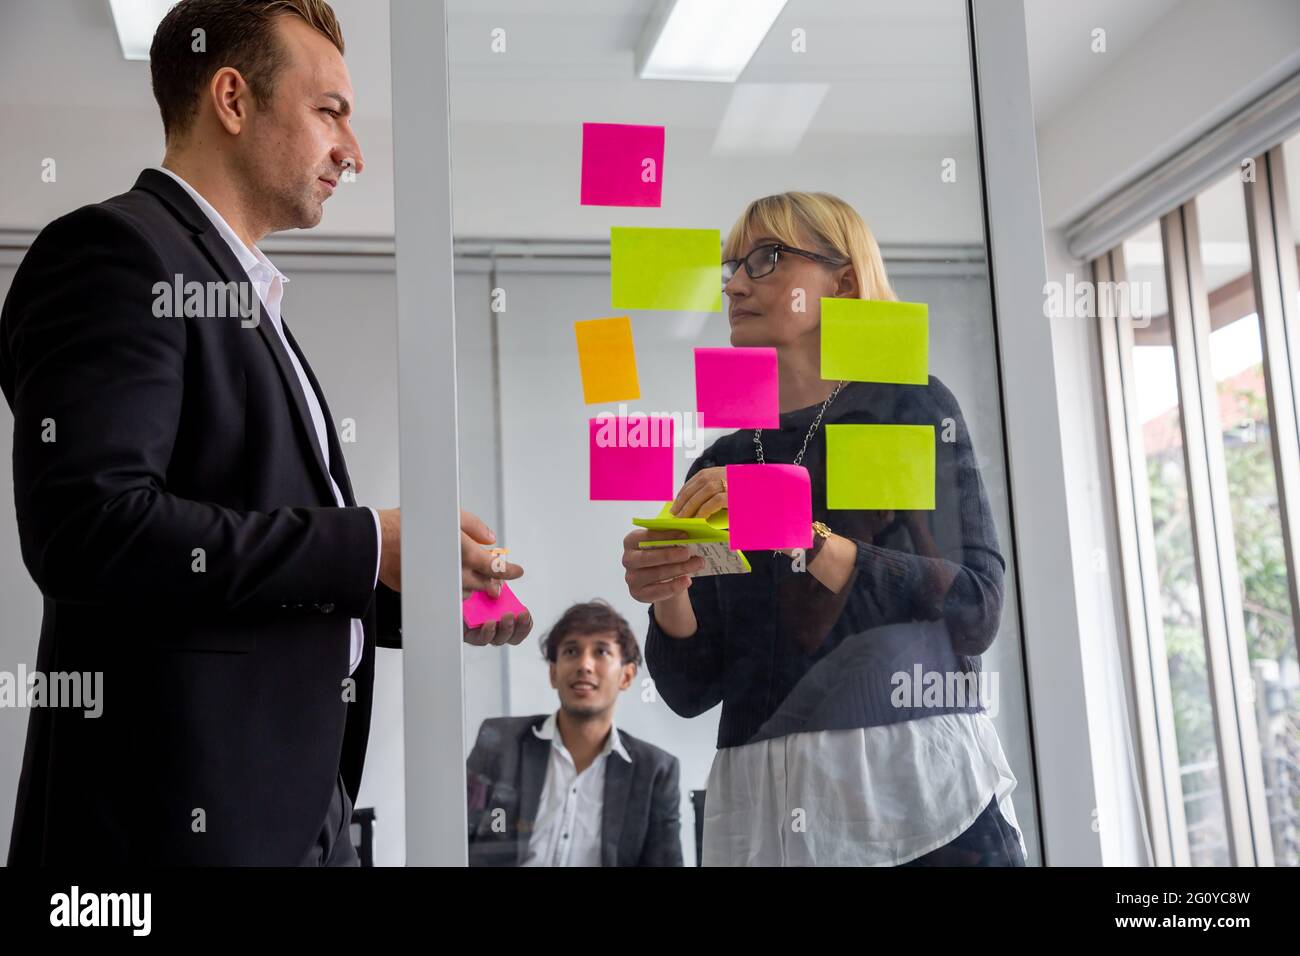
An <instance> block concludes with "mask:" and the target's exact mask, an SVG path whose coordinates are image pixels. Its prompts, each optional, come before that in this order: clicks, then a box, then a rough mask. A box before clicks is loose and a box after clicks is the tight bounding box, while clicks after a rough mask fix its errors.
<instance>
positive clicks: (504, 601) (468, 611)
mask: <svg viewBox="0 0 1300 956" xmlns="http://www.w3.org/2000/svg"><path fill="white" fill-rule="evenodd" d="M461 609H462V611H463V612H464V615H465V623H466V625H468V626H469V627H470V628H471V629H473V628H476V627H482V626H483V625H484V624H486V623H487V622H488V621H499V620H501V619H502V618H503V617H505V616H506V615H507V614H523V613H524V612H525V611H527V610H528V608H526V607H524V606H523V605H522V604H520V603H519V598H517V597H515V592H514V591H512V590H510V585H508V584H506V582H504V581H502V582H501V596H500V597H497V598H493V597H491V596H490V595H489V594H488V593H487V592H486V591H475V592H474V593H473V594H471V595H470V596H469V597H467V598H465V600H464V602H463V603H462V604H461Z"/></svg>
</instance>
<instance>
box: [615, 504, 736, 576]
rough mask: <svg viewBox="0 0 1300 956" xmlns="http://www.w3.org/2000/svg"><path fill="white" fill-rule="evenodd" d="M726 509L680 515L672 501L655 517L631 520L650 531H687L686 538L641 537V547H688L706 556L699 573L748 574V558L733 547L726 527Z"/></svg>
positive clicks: (690, 550)
mask: <svg viewBox="0 0 1300 956" xmlns="http://www.w3.org/2000/svg"><path fill="white" fill-rule="evenodd" d="M727 521H728V518H727V511H726V509H725V508H724V509H723V510H722V511H717V512H714V513H713V514H711V515H709V517H707V518H678V517H676V516H675V515H674V514H673V503H672V502H671V501H670V502H668V504H666V505H664V506H663V509H662V510H661V511H660V512H659V514H658V515H656V516H655V517H653V518H633V519H632V523H633V524H634V525H636V526H637V527H639V528H646V529H648V530H651V531H685V532H686V533H687V534H686V537H684V538H671V539H668V540H665V541H642V542H641V544H640V547H642V548H685V549H686V550H687V551H689V552H690V553H691V554H692V555H694V556H696V557H700V558H703V559H704V568H703V570H700V571H695V572H693V573H694V574H696V575H698V576H700V577H707V576H709V575H712V574H746V573H748V572H749V570H750V566H749V560H748V559H747V558H746V557H745V555H744V553H743V552H740V551H733V550H731V544H730V541H731V536H730V533H729V532H728V530H727Z"/></svg>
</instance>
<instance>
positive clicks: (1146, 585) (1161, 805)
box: [1092, 248, 1191, 866]
mask: <svg viewBox="0 0 1300 956" xmlns="http://www.w3.org/2000/svg"><path fill="white" fill-rule="evenodd" d="M1092 266H1093V280H1094V281H1095V282H1097V283H1101V282H1115V283H1119V282H1124V281H1127V278H1128V276H1127V271H1126V265H1125V262H1124V256H1123V251H1122V249H1120V248H1116V249H1113V250H1112V251H1110V252H1108V253H1106V254H1104V255H1103V256H1102V257H1101V258H1099V259H1096V260H1094V261H1093V263H1092ZM1096 301H1097V304H1098V308H1099V310H1101V311H1100V312H1099V314H1098V322H1097V332H1098V335H1099V337H1100V352H1101V360H1102V369H1101V371H1102V383H1103V389H1102V391H1103V394H1104V396H1105V405H1106V420H1107V424H1108V426H1109V431H1108V434H1109V439H1110V441H1109V444H1110V459H1111V473H1112V477H1113V480H1114V487H1115V489H1116V492H1117V494H1119V493H1120V490H1121V489H1128V492H1129V500H1128V501H1127V502H1126V501H1124V500H1123V499H1122V498H1121V500H1118V501H1117V502H1116V509H1115V510H1116V515H1117V519H1118V524H1119V528H1118V532H1119V533H1118V535H1117V540H1118V541H1119V550H1120V569H1121V580H1122V586H1123V593H1124V607H1125V611H1126V613H1127V623H1128V632H1129V642H1130V653H1129V655H1128V657H1129V668H1130V677H1131V688H1132V690H1131V693H1132V694H1133V698H1134V710H1135V711H1136V713H1137V729H1138V741H1137V744H1138V754H1139V760H1140V766H1141V783H1142V787H1143V796H1144V798H1145V799H1144V804H1143V805H1144V807H1145V814H1144V816H1145V823H1146V828H1147V834H1148V837H1149V839H1150V841H1151V855H1152V861H1151V862H1152V864H1153V865H1155V866H1188V865H1190V863H1191V850H1190V847H1189V846H1188V840H1187V821H1186V817H1185V814H1184V810H1183V787H1182V776H1181V774H1180V773H1179V765H1178V742H1177V739H1176V737H1175V734H1174V708H1173V693H1172V690H1171V688H1170V684H1169V669H1168V665H1167V656H1166V654H1167V652H1166V650H1165V628H1164V619H1163V616H1162V615H1161V599H1160V574H1159V568H1158V567H1157V565H1156V547H1155V534H1154V523H1153V521H1152V517H1151V493H1150V487H1149V485H1148V482H1147V470H1146V455H1145V452H1144V450H1143V442H1142V425H1141V423H1140V422H1139V421H1138V420H1137V411H1136V409H1137V385H1136V379H1135V377H1134V374H1133V325H1132V321H1131V319H1128V318H1124V317H1121V316H1119V315H1118V314H1117V313H1116V311H1115V310H1114V308H1113V306H1114V305H1115V302H1114V299H1113V298H1106V299H1103V297H1101V296H1097V297H1096Z"/></svg>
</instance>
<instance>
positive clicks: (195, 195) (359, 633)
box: [153, 166, 383, 674]
mask: <svg viewBox="0 0 1300 956" xmlns="http://www.w3.org/2000/svg"><path fill="white" fill-rule="evenodd" d="M153 168H154V169H156V170H157V171H158V172H160V173H165V174H166V175H168V176H170V177H171V178H172V179H174V180H176V182H177V183H179V184H180V186H181V188H182V189H184V190H185V191H186V192H187V193H189V195H190V198H191V199H193V200H194V202H195V203H196V204H197V205H198V207H199V208H200V209H202V210H203V214H204V215H205V216H207V217H208V219H210V220H211V221H212V224H213V225H214V226H216V227H217V232H218V233H220V234H221V238H222V239H224V240H226V245H228V246H230V251H231V252H233V253H234V254H235V258H236V259H238V260H239V264H240V265H241V266H242V267H243V269H244V272H245V273H247V274H248V281H249V282H251V283H252V284H253V287H254V288H255V289H257V295H258V298H260V299H261V300H262V306H263V311H264V312H265V313H266V315H268V316H269V317H270V319H271V324H272V325H273V326H275V331H276V333H277V334H278V335H279V336H280V341H281V342H282V343H283V344H284V350H285V351H286V352H287V353H289V360H290V361H291V362H292V363H293V369H294V371H295V372H297V373H298V384H299V385H301V386H302V392H303V395H304V396H306V399H307V408H308V410H309V411H310V412H311V421H312V425H313V426H315V429H316V440H317V441H318V442H319V443H320V449H321V453H322V454H323V455H324V456H325V473H326V475H328V477H329V480H330V487H331V488H332V489H333V491H334V500H335V502H336V503H337V504H338V506H339V507H340V508H343V507H346V505H345V504H344V501H343V493H342V492H341V491H339V486H338V483H337V482H336V481H335V480H334V476H333V475H332V474H330V472H329V468H330V446H329V442H328V441H327V440H326V434H325V413H324V412H323V411H321V407H320V400H319V399H318V398H317V397H316V391H315V389H313V388H312V387H311V382H310V381H308V379H307V373H306V372H304V371H303V368H302V363H300V362H299V361H298V356H297V355H296V354H295V353H294V350H293V349H292V348H291V347H290V346H289V339H288V338H287V337H286V336H285V334H284V324H283V323H282V322H281V321H280V302H281V300H282V299H283V298H284V285H285V283H287V282H288V281H289V277H288V276H286V275H285V274H284V273H282V272H281V271H280V270H279V269H277V268H276V267H275V266H274V265H273V264H272V262H271V260H270V259H268V258H267V257H266V256H265V255H264V254H263V253H262V250H261V249H258V248H257V247H256V246H254V247H253V248H252V249H249V248H248V246H246V245H244V241H243V240H242V239H240V238H239V236H238V235H237V234H236V233H235V230H233V229H231V228H230V224H229V223H228V222H226V220H225V219H224V218H223V217H222V215H221V213H219V212H217V210H216V209H215V208H213V206H212V204H211V203H210V202H208V201H207V200H206V199H204V198H203V197H202V196H201V195H200V194H199V192H198V191H197V190H196V189H195V188H194V187H193V186H191V185H190V184H189V183H187V182H186V181H185V180H183V179H182V178H181V177H180V176H177V175H176V174H175V173H174V172H172V171H171V170H170V169H164V168H163V167H162V166H155V167H153ZM370 513H371V514H372V515H373V516H374V519H375V540H376V542H377V543H378V544H377V547H376V550H375V584H373V585H371V587H375V586H377V585H378V583H379V550H380V548H382V546H383V533H382V532H381V531H380V527H379V512H378V511H376V510H375V509H374V508H371V509H370ZM364 648H365V629H364V628H363V626H362V624H361V620H360V618H355V617H354V618H353V619H352V634H351V641H350V645H349V655H348V673H349V674H351V673H352V672H353V671H355V670H356V669H357V665H358V664H360V663H361V654H362V651H363V649H364Z"/></svg>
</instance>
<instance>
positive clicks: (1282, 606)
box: [1093, 138, 1300, 866]
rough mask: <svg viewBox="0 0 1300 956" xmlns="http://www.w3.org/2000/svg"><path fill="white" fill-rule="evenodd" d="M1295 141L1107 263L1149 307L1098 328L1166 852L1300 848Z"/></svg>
mask: <svg viewBox="0 0 1300 956" xmlns="http://www.w3.org/2000/svg"><path fill="white" fill-rule="evenodd" d="M1297 152H1300V149H1298V148H1297V138H1293V139H1292V140H1291V141H1290V142H1289V143H1287V144H1286V145H1285V146H1279V147H1277V148H1274V149H1272V150H1270V151H1269V152H1268V153H1266V154H1263V155H1260V156H1257V157H1253V158H1251V159H1249V160H1247V161H1246V162H1244V163H1243V164H1242V166H1241V168H1240V169H1232V170H1230V171H1225V174H1224V176H1223V177H1222V178H1221V179H1219V180H1218V181H1216V182H1215V183H1213V184H1212V185H1211V186H1209V187H1208V188H1206V189H1205V190H1204V191H1202V192H1201V193H1200V194H1199V195H1197V196H1196V197H1194V198H1193V199H1191V200H1189V201H1188V202H1186V203H1184V204H1183V205H1182V206H1180V207H1178V208H1176V209H1174V210H1172V211H1171V212H1169V213H1167V214H1166V215H1164V216H1163V217H1161V219H1160V221H1159V222H1158V223H1152V224H1151V225H1150V226H1149V227H1147V228H1145V229H1143V230H1141V231H1139V232H1138V233H1136V234H1135V235H1133V236H1132V237H1130V238H1129V239H1127V240H1125V241H1124V242H1123V243H1121V245H1120V246H1119V247H1117V248H1116V249H1113V250H1112V251H1111V252H1109V253H1107V254H1106V255H1103V256H1102V257H1100V258H1099V259H1097V260H1096V261H1095V262H1094V264H1093V265H1094V274H1095V277H1096V279H1097V280H1098V282H1099V283H1100V282H1103V281H1105V280H1112V281H1116V282H1122V281H1124V280H1125V279H1126V278H1127V280H1128V281H1129V283H1130V291H1132V292H1134V294H1136V296H1137V297H1138V298H1137V301H1138V302H1145V303H1148V305H1149V308H1148V309H1147V310H1146V312H1145V313H1143V312H1142V310H1136V312H1137V314H1136V315H1132V313H1133V312H1134V311H1135V310H1128V312H1122V311H1120V310H1118V309H1111V310H1110V314H1102V318H1101V323H1102V326H1101V332H1102V348H1103V359H1104V369H1105V377H1106V389H1107V407H1108V414H1109V415H1110V417H1111V419H1112V421H1111V435H1112V444H1113V446H1114V447H1113V448H1112V454H1113V456H1114V460H1115V464H1116V477H1117V487H1118V488H1119V489H1120V500H1119V502H1118V505H1119V508H1120V513H1121V521H1120V525H1121V527H1120V530H1121V535H1123V536H1125V537H1128V538H1130V539H1131V540H1128V541H1125V542H1124V546H1125V551H1124V553H1125V560H1126V562H1127V564H1128V565H1129V567H1127V568H1126V581H1128V582H1129V586H1128V587H1127V589H1126V590H1127V600H1128V602H1129V604H1130V614H1129V618H1128V619H1129V621H1130V629H1131V632H1132V633H1131V638H1132V643H1133V647H1132V650H1133V654H1132V658H1133V661H1134V665H1133V675H1132V676H1133V681H1134V685H1135V686H1134V698H1135V701H1136V703H1137V708H1138V717H1139V722H1140V724H1141V727H1140V731H1141V733H1140V738H1141V744H1142V747H1143V750H1144V753H1143V767H1144V770H1145V778H1144V784H1145V793H1146V798H1147V801H1146V802H1147V807H1148V810H1149V811H1150V812H1149V819H1150V827H1151V830H1152V837H1153V840H1152V845H1153V848H1154V849H1155V855H1156V862H1157V863H1159V864H1174V865H1194V866H1197V865H1225V864H1236V865H1268V864H1276V865H1279V866H1281V865H1286V866H1295V865H1297V864H1300V830H1298V827H1300V668H1297V658H1296V621H1297V603H1298V601H1297V588H1296V565H1295V552H1294V548H1295V546H1296V542H1297V527H1300V522H1297V516H1296V510H1297V508H1300V475H1298V474H1297V463H1296V458H1297V456H1296V448H1297V432H1296V390H1295V387H1294V374H1293V369H1294V368H1296V357H1297V351H1296V348H1295V346H1296V344H1297V343H1296V338H1297V333H1298V332H1300V325H1298V324H1297V318H1298V317H1297V311H1300V300H1298V299H1297V294H1298V293H1297V288H1296V247H1295V242H1294V239H1293V237H1292V234H1291V227H1290V223H1291V221H1292V218H1293V216H1292V209H1291V208H1290V199H1289V195H1291V194H1293V192H1294V191H1293V190H1291V189H1290V188H1289V186H1290V184H1291V183H1293V182H1294V180H1295V177H1296V175H1297V174H1296V173H1295V172H1290V173H1288V172H1287V170H1286V160H1287V159H1288V158H1291V159H1292V165H1291V168H1292V169H1295V168H1296V164H1297V163H1298V162H1300V156H1297V155H1296V154H1297ZM1288 176H1289V177H1290V181H1288Z"/></svg>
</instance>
